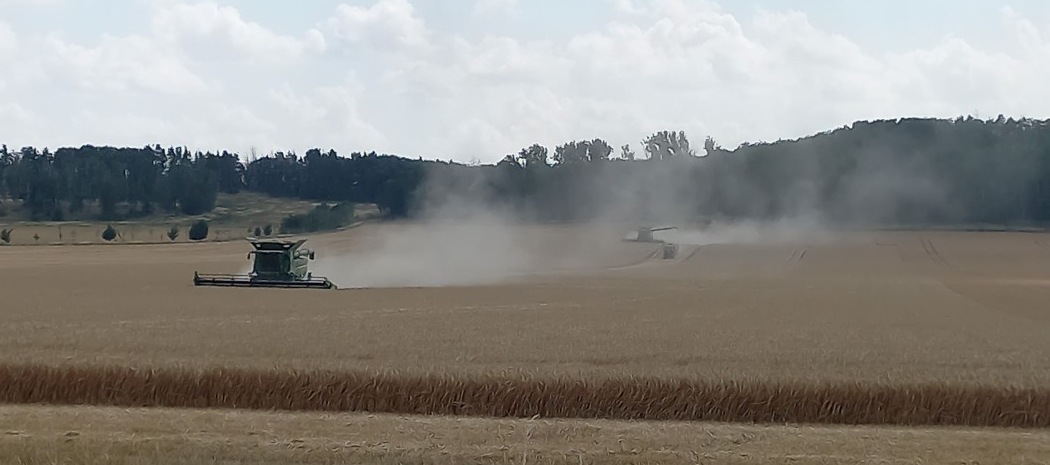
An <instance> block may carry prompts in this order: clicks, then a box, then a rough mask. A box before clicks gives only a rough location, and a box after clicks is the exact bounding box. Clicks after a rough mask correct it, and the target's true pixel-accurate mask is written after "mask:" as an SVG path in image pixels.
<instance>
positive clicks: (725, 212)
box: [0, 116, 1050, 225]
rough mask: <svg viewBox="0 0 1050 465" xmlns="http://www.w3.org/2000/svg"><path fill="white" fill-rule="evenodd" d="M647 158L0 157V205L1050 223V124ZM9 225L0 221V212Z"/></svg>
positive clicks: (678, 150)
mask: <svg viewBox="0 0 1050 465" xmlns="http://www.w3.org/2000/svg"><path fill="white" fill-rule="evenodd" d="M636 145H637V146H638V148H639V150H638V152H637V153H636V152H635V150H634V149H633V148H632V146H631V144H628V145H620V146H619V147H618V148H614V147H613V145H611V144H610V143H609V142H606V141H605V140H603V139H592V140H581V141H571V142H567V143H564V144H562V145H559V146H557V147H554V148H553V149H548V148H547V147H544V146H542V145H538V144H535V145H532V146H529V147H525V148H523V149H521V150H520V151H519V152H518V153H513V154H508V155H506V156H505V157H504V158H503V160H502V161H501V162H499V163H497V164H489V165H476V166H475V165H465V164H459V163H452V162H443V161H433V160H422V159H410V158H404V157H398V156H393V155H378V154H376V153H367V154H366V153H352V154H350V155H349V156H341V155H339V154H337V153H335V152H334V151H322V150H319V149H312V150H309V151H307V152H306V153H305V154H304V155H303V156H299V155H297V154H295V153H282V152H277V153H272V154H269V155H267V156H263V157H257V158H256V157H252V158H251V159H248V160H247V161H242V159H241V157H239V156H238V155H237V154H233V153H229V152H221V153H211V152H208V153H200V152H194V153H191V151H190V150H188V149H186V148H184V147H174V148H162V147H160V146H152V147H149V146H147V147H143V148H113V147H95V146H83V147H79V148H70V147H67V148H59V149H57V150H55V151H54V152H51V151H50V150H48V149H46V148H44V149H37V148H34V147H23V148H21V149H18V150H10V149H8V147H6V146H4V147H3V148H2V149H0V197H6V198H9V199H18V200H21V205H22V207H21V208H23V209H26V211H27V212H29V213H30V214H31V216H32V217H33V218H35V219H39V220H60V219H63V218H64V217H66V216H69V215H71V214H76V213H77V212H78V211H81V210H82V209H83V208H84V206H85V204H89V203H90V204H92V205H96V206H97V209H98V210H99V212H100V213H99V216H100V219H115V218H118V217H124V218H127V217H135V216H138V215H149V214H152V213H157V212H167V213H172V214H175V213H178V214H185V215H199V214H202V213H206V212H208V211H210V210H211V209H212V208H213V207H214V205H215V199H216V195H217V194H218V193H219V192H226V193H236V192H239V191H252V192H260V193H265V194H269V195H272V196H279V197H289V198H298V199H311V200H325V201H332V202H354V203H374V204H377V205H378V206H379V207H380V209H381V211H382V212H383V213H384V214H385V215H387V216H392V217H400V216H413V215H424V214H440V215H454V214H456V213H457V210H456V207H461V208H462V210H463V211H466V210H471V209H477V208H483V207H488V208H491V209H492V211H500V212H512V213H514V214H516V215H518V216H519V217H522V218H527V219H530V220H537V221H575V220H586V219H593V218H619V219H636V220H637V219H646V220H655V221H660V220H675V221H680V220H688V219H695V218H701V217H703V218H729V219H742V218H746V219H777V218H783V217H793V216H800V215H808V216H813V217H817V218H820V219H823V220H825V221H833V222H840V223H849V224H872V223H879V224H888V223H891V224H895V225H908V224H949V223H953V224H960V223H994V224H1003V225H1034V224H1041V223H1044V222H1047V221H1050V123H1048V122H1047V121H1040V120H1031V119H1020V120H1014V119H1012V118H1005V117H1003V116H1000V117H998V118H996V119H993V120H980V119H975V118H972V117H965V118H964V117H960V118H956V119H918V118H914V119H898V120H879V121H870V122H868V121H864V122H857V123H854V124H852V125H850V126H846V127H842V128H838V129H835V130H832V131H827V132H824V133H820V134H816V135H813V136H809V137H805V138H802V139H797V140H782V141H776V142H763V143H745V144H743V145H741V146H739V147H737V148H735V149H732V150H728V149H723V148H721V147H719V146H718V144H717V143H716V142H715V141H714V140H713V139H711V138H707V139H706V140H704V141H703V143H702V147H700V148H694V147H693V146H692V144H691V142H690V140H689V138H688V136H687V135H686V134H685V133H684V132H680V131H679V132H676V131H661V132H657V133H655V134H652V135H650V136H649V137H647V138H646V139H645V140H643V141H642V142H641V143H640V144H636ZM3 213H4V212H2V211H0V214H3Z"/></svg>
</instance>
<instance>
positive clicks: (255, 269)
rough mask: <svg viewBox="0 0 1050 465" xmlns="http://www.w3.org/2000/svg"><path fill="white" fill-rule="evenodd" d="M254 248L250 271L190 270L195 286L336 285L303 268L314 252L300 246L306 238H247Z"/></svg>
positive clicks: (292, 286) (299, 287) (312, 287)
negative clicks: (211, 271)
mask: <svg viewBox="0 0 1050 465" xmlns="http://www.w3.org/2000/svg"><path fill="white" fill-rule="evenodd" d="M248 241H249V242H250V243H251V244H252V247H254V248H255V250H253V251H251V252H248V258H249V259H250V258H252V255H254V256H255V263H254V264H253V265H252V271H251V273H249V274H247V275H232V274H200V273H198V272H196V271H194V272H193V285H194V286H219V287H283V288H296V289H335V288H336V286H335V284H333V283H332V282H331V281H329V280H328V278H323V277H318V278H315V277H313V276H312V274H311V273H308V272H307V271H306V267H307V263H308V262H309V261H310V260H313V259H314V252H313V251H312V250H309V249H305V248H303V243H305V242H306V239H300V240H297V241H289V240H282V239H253V238H248Z"/></svg>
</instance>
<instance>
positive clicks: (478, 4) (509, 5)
mask: <svg viewBox="0 0 1050 465" xmlns="http://www.w3.org/2000/svg"><path fill="white" fill-rule="evenodd" d="M517 5H518V0H475V2H474V8H473V9H471V11H470V13H471V15H472V16H474V17H475V18H485V17H490V16H499V15H506V14H509V13H512V12H513V11H514V9H515V7H517Z"/></svg>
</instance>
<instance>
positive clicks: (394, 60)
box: [0, 0, 1050, 163]
mask: <svg viewBox="0 0 1050 465" xmlns="http://www.w3.org/2000/svg"><path fill="white" fill-rule="evenodd" d="M0 63H3V66H2V67H0V143H5V144H7V145H8V146H9V147H13V148H18V147H22V146H27V145H32V146H35V147H38V148H40V147H50V148H52V149H54V148H57V147H61V146H79V145H84V144H94V145H116V146H136V147H139V146H144V145H147V144H149V145H153V144H161V145H163V146H186V147H189V148H191V149H193V150H202V151H206V150H230V151H235V152H238V153H241V154H242V155H247V154H249V153H251V152H253V151H254V152H255V153H257V154H259V155H262V154H266V153H271V152H274V151H296V152H298V153H303V152H305V151H306V150H307V149H309V148H312V147H317V148H321V149H324V150H328V149H335V150H337V151H338V152H339V153H341V154H349V152H352V151H376V152H380V153H390V154H397V155H402V156H406V157H410V158H417V157H423V158H427V159H442V160H450V159H451V160H456V161H461V162H481V163H494V162H496V161H498V160H500V159H501V158H503V157H504V156H505V155H506V154H509V153H516V152H517V151H519V150H520V149H521V148H523V147H526V146H528V145H531V144H533V143H539V144H543V145H545V146H547V147H548V148H550V149H551V150H552V151H553V148H554V147H555V146H557V145H559V144H562V143H565V142H568V141H571V140H589V139H593V138H596V137H600V138H603V139H605V140H606V141H608V142H609V143H610V144H612V145H613V146H614V147H620V146H622V145H624V144H630V145H631V147H632V148H633V149H634V150H635V151H637V152H641V145H640V143H641V141H642V140H643V139H644V138H645V137H646V136H647V135H649V134H652V133H654V132H657V131H663V130H672V131H685V132H686V133H687V135H688V136H689V138H690V140H692V141H693V142H694V145H695V146H700V145H701V143H702V141H703V139H704V138H706V137H708V136H710V137H712V138H713V139H714V140H715V141H716V142H718V143H719V144H720V145H722V146H723V147H727V148H733V147H736V146H737V145H739V144H741V143H743V142H760V141H766V142H769V141H775V140H779V139H792V138H797V137H804V136H807V135H811V134H815V133H819V132H823V131H827V130H832V129H835V128H838V127H842V126H846V125H849V124H851V123H853V122H855V121H861V120H871V119H881V118H897V117H939V118H951V117H955V116H960V115H972V116H975V117H979V118H986V119H987V118H994V117H996V116H997V115H999V114H1004V115H1007V116H1012V117H1015V118H1020V117H1028V118H1039V119H1044V118H1047V117H1048V116H1050V85H1048V83H1050V2H1046V1H1042V0H1014V1H994V0H953V1H948V0H928V1H922V2H912V1H903V0H883V1H881V2H872V1H859V0H808V1H803V0H737V1H730V0H721V1H713V0H710V1H709V0H574V1H555V0H341V1H340V0H311V1H303V2H291V1H263V0H213V1H199V0H0Z"/></svg>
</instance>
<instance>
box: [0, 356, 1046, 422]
mask: <svg viewBox="0 0 1050 465" xmlns="http://www.w3.org/2000/svg"><path fill="white" fill-rule="evenodd" d="M0 402H2V403H20V404H36V403H48V404H89V405H110V406H125V407H187V408H241V409H261V410H314V411H318V410H319V411H342V412H373V413H399V414H423V415H430V414H433V415H470V416H487V417H533V416H540V417H547V418H607V419H622V420H685V421H721V422H749V423H750V422H754V423H826V424H851V425H860V424H869V425H872V424H878V425H958V426H962V425H965V426H996V427H1048V426H1050V389H1031V388H1009V387H991V386H961V385H951V384H934V385H912V386H897V385H873V384H861V383H855V384H801V383H800V384H774V383H769V382H732V381H725V382H701V381H696V380H674V379H661V378H626V377H625V378H610V379H601V380H599V379H593V380H587V379H539V378H528V377H521V378H513V377H498V376H488V377H480V376H457V375H432V376H424V375H398V374H373V373H365V372H335V371H308V372H295V371H278V370H252V369H226V368H215V369H201V370H190V369H172V368H165V369H135V368H126V367H113V366H108V367H105V366H90V367H89V366H46V365H0Z"/></svg>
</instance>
